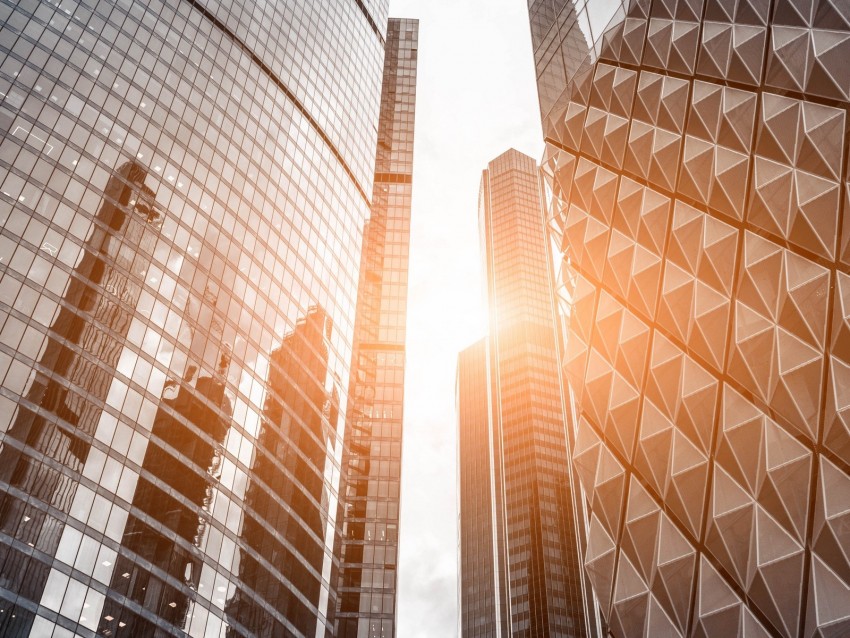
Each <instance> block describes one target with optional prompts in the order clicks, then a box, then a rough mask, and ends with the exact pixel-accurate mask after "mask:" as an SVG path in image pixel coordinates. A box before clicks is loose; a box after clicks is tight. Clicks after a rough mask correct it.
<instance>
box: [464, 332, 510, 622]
mask: <svg viewBox="0 0 850 638" xmlns="http://www.w3.org/2000/svg"><path fill="white" fill-rule="evenodd" d="M488 379H489V375H488V372H487V339H486V338H484V339H482V340H480V341H477V342H476V343H474V344H473V345H471V346H469V347H468V348H467V349H466V350H463V351H462V352H461V353H460V354H459V355H458V360H457V397H456V398H457V418H458V511H459V512H460V525H459V526H458V532H459V542H458V551H459V556H458V560H459V562H460V565H459V568H458V608H459V610H460V617H459V619H458V620H459V628H460V635H461V636H462V637H463V638H495V637H496V636H507V635H509V634H508V633H507V614H506V612H507V605H506V604H505V603H504V602H503V597H504V595H505V592H504V588H503V587H502V586H500V585H502V584H503V583H504V577H503V576H502V575H500V574H498V573H497V570H499V568H500V566H501V567H502V569H504V567H503V562H500V561H499V560H498V558H497V556H496V547H497V541H496V527H497V526H496V518H495V517H496V505H495V489H496V482H495V480H494V474H493V471H494V465H495V463H494V460H495V459H494V457H493V451H494V450H493V442H492V440H491V432H492V429H491V428H490V410H491V407H490V391H489V382H488Z"/></svg>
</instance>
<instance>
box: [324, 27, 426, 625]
mask: <svg viewBox="0 0 850 638" xmlns="http://www.w3.org/2000/svg"><path fill="white" fill-rule="evenodd" d="M418 49H419V22H418V21H417V20H406V19H396V18H391V19H390V20H389V23H388V24H387V43H386V56H385V62H384V82H383V93H382V97H381V111H380V121H379V125H378V152H377V159H376V161H375V186H374V194H373V196H372V214H371V217H370V218H369V221H368V223H367V224H366V230H365V233H364V240H363V256H362V261H361V270H360V290H359V293H358V297H357V316H356V321H355V328H354V362H353V364H352V371H351V386H350V391H349V395H350V397H351V401H350V404H349V412H348V430H347V431H346V436H345V453H344V457H343V473H344V475H343V485H344V487H343V492H342V493H343V495H344V498H343V512H342V514H341V519H342V535H341V537H340V538H339V539H338V543H339V556H340V579H339V590H340V595H339V613H338V619H337V633H336V635H337V636H339V637H340V638H393V636H395V626H396V593H397V589H398V587H397V584H398V569H397V567H398V538H399V529H398V524H399V505H400V500H399V485H400V478H401V446H402V416H403V407H404V365H405V352H406V349H405V331H406V324H407V271H408V259H409V246H410V205H411V192H412V188H413V132H414V120H415V110H416V70H417V59H418Z"/></svg>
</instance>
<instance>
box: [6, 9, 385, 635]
mask: <svg viewBox="0 0 850 638" xmlns="http://www.w3.org/2000/svg"><path fill="white" fill-rule="evenodd" d="M385 12H386V3H385V2H368V3H361V2H355V1H353V0H339V1H334V2H329V3H323V4H322V6H318V5H317V4H316V3H312V2H308V1H296V0H287V1H285V2H276V3H267V2H262V1H260V2H249V3H244V4H243V3H241V2H238V1H235V2H227V3H222V4H220V3H218V2H215V1H214V0H210V2H200V1H197V2H196V1H191V0H189V1H181V2H174V1H167V2H161V1H157V0H152V1H151V2H145V3H141V2H134V1H132V0H120V1H118V2H98V1H88V0H81V1H78V2H74V1H68V0H61V2H54V1H44V2H34V1H24V2H4V3H0V20H2V23H1V24H2V26H0V382H2V387H0V433H2V438H0V446H2V449H0V468H2V469H0V633H2V634H3V635H9V636H19V635H20V636H25V635H30V634H32V635H37V636H71V635H81V636H94V635H95V634H97V635H107V636H121V635H126V636H147V635H151V636H153V635H157V636H158V635H185V634H186V633H188V634H189V635H193V636H215V635H219V636H224V635H227V636H238V635H259V636H266V635H267V636H272V635H275V636H279V635H309V636H311V637H312V636H318V635H326V634H327V635H330V633H331V632H332V626H333V625H332V623H333V615H334V611H335V607H336V602H335V589H336V583H335V578H334V576H333V574H334V570H335V565H336V561H335V559H334V556H333V551H332V550H333V547H332V546H333V539H334V536H335V533H336V528H337V509H338V481H339V476H340V470H341V468H340V464H341V456H342V437H343V435H344V425H343V416H342V415H344V414H345V413H346V410H347V409H348V400H347V394H348V387H349V363H350V361H351V357H352V339H353V328H354V327H353V323H354V309H355V302H356V291H357V286H358V270H359V264H360V248H361V236H362V230H363V224H364V221H365V219H366V218H367V217H368V211H369V207H370V204H371V193H372V184H373V170H374V157H375V147H376V141H377V138H376V131H377V124H378V113H379V106H380V87H381V77H382V68H383V51H384V38H385V32H386V27H385V24H384V23H385Z"/></svg>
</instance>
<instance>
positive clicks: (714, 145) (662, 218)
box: [529, 0, 850, 637]
mask: <svg viewBox="0 0 850 638" xmlns="http://www.w3.org/2000/svg"><path fill="white" fill-rule="evenodd" d="M618 5H620V6H618ZM529 8H530V16H531V23H532V35H533V38H534V42H535V55H536V61H537V65H538V66H537V68H538V86H539V89H540V102H541V112H542V114H543V121H544V133H545V135H546V140H547V149H546V157H545V159H544V172H545V175H546V180H547V184H548V187H549V190H550V192H549V193H548V194H549V197H550V204H551V210H550V220H549V223H550V232H551V235H552V237H553V240H554V242H553V243H555V244H556V245H557V247H558V248H559V250H560V253H561V254H559V255H558V258H557V260H556V261H557V262H559V263H560V275H559V278H560V290H559V293H560V296H561V297H562V301H563V309H564V317H565V321H564V324H565V335H566V339H565V341H566V349H565V352H564V353H563V360H564V371H565V376H566V378H567V380H568V385H569V388H570V390H571V393H572V399H573V404H572V408H573V414H574V424H573V425H574V433H575V438H576V440H575V445H574V449H573V453H572V463H573V466H574V468H575V470H576V474H577V475H578V476H579V479H580V482H581V485H582V488H583V494H584V498H585V503H586V505H587V508H588V511H589V523H588V526H587V533H588V549H587V551H586V552H585V557H584V564H585V570H586V572H587V574H588V578H589V580H590V581H591V583H592V585H593V589H594V592H595V594H596V596H597V598H598V599H599V602H600V606H601V608H602V611H603V615H604V616H605V618H606V620H607V622H608V629H609V631H610V632H611V634H612V635H614V636H641V635H647V636H654V635H672V636H686V635H687V636H715V635H724V636H727V635H728V636H735V635H738V636H769V635H771V636H772V635H778V636H786V637H792V636H835V635H844V634H846V633H847V632H848V631H850V613H848V607H847V605H845V604H843V603H842V604H836V603H835V602H834V601H837V600H839V599H840V600H844V599H845V598H846V592H847V591H848V586H849V585H850V560H848V556H847V551H846V547H847V543H848V537H847V521H848V520H850V518H848V516H850V513H848V509H847V507H846V505H842V504H841V503H846V502H847V498H848V495H850V464H848V454H847V453H848V450H850V427H848V422H847V419H846V416H845V415H846V412H847V400H846V397H845V396H844V395H845V391H844V389H845V388H846V387H847V383H848V377H847V370H848V368H849V367H850V359H848V357H847V350H846V346H847V343H846V336H847V315H848V313H847V312H846V309H845V307H846V305H847V303H846V301H845V299H846V297H847V295H846V290H847V288H848V286H847V282H848V281H850V279H848V277H850V270H848V268H850V266H848V265H849V264H850V259H848V249H847V246H848V228H850V221H848V213H847V206H848V195H847V193H848V185H847V184H848V182H847V172H846V165H845V163H846V156H847V135H846V131H847V110H848V106H850V84H848V82H847V77H846V72H845V69H844V64H843V62H841V61H840V60H843V59H846V54H847V53H848V52H850V49H848V48H849V47H850V15H849V14H848V11H847V6H846V3H842V2H835V1H832V0H816V1H815V2H813V3H808V4H806V5H805V6H803V5H801V4H800V3H797V2H793V1H791V0H772V1H768V0H765V1H759V2H755V1H750V0H740V1H737V2H733V1H727V0H697V1H691V0H681V1H678V2H677V1H667V0H636V1H632V2H627V3H622V4H620V3H609V2H602V1H599V2H594V1H593V0H590V1H589V2H586V3H584V2H556V3H545V2H539V1H538V2H531V3H530V5H529ZM594 11H596V12H597V13H598V14H599V15H602V16H604V15H609V13H610V15H611V16H612V18H611V20H610V21H609V22H607V23H606V22H605V21H603V20H600V24H605V27H604V28H603V29H601V30H593V29H591V30H590V31H585V28H584V27H585V26H586V25H588V24H592V23H593V22H594V19H593V17H592V15H591V14H592V13H593V12H594ZM587 33H589V34H590V36H589V37H588V36H587ZM827 43H828V44H827ZM814 184H817V186H816V187H814Z"/></svg>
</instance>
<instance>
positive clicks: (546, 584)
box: [460, 150, 594, 637]
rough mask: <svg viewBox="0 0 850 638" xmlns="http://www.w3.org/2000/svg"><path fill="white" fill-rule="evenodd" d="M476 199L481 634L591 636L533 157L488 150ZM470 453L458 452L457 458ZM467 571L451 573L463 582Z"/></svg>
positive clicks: (463, 516)
mask: <svg viewBox="0 0 850 638" xmlns="http://www.w3.org/2000/svg"><path fill="white" fill-rule="evenodd" d="M479 201H480V205H479V212H480V230H481V241H482V246H483V256H484V259H485V272H486V277H487V282H486V290H487V298H488V305H489V314H490V336H489V337H488V346H487V374H488V382H487V386H488V391H489V393H490V397H489V402H490V403H489V405H490V408H489V409H488V410H487V412H488V417H489V419H490V424H489V427H490V430H491V432H490V435H489V436H490V444H491V446H492V458H493V466H492V471H491V472H490V476H489V481H490V482H491V483H492V484H493V485H494V487H493V489H492V494H493V496H492V508H493V510H494V512H495V517H494V523H493V524H494V525H495V528H496V529H495V534H490V535H488V534H486V533H482V534H481V536H480V537H479V541H478V542H480V543H482V544H488V543H491V544H493V545H494V547H493V550H492V551H493V554H494V557H495V558H494V560H495V565H494V568H493V570H492V571H493V574H494V578H495V581H496V582H495V583H494V585H493V588H494V589H495V590H497V591H498V592H499V597H498V600H497V601H496V604H494V605H493V611H494V612H495V615H496V619H495V624H496V626H497V627H498V628H499V629H498V631H499V632H500V633H499V634H491V635H510V636H516V637H519V636H528V637H533V636H586V635H594V634H593V631H594V629H593V627H592V623H590V622H589V620H588V614H587V612H586V609H585V597H584V595H583V592H582V588H583V583H582V569H581V563H580V560H579V555H580V538H579V537H578V535H577V530H578V529H579V528H578V526H577V524H576V519H575V516H576V514H577V513H576V512H575V511H574V508H573V503H572V477H571V473H570V468H569V466H568V465H567V464H566V463H565V462H564V461H565V459H566V458H567V457H568V455H567V450H568V443H567V430H566V427H565V412H564V404H563V401H562V393H561V381H560V374H561V373H560V368H559V366H558V358H557V345H556V338H557V332H556V329H555V308H554V299H553V296H552V292H551V290H552V288H551V284H550V279H549V274H550V268H549V261H548V256H547V252H546V239H545V228H544V216H543V200H542V193H541V183H540V174H539V171H538V168H537V164H536V162H535V161H534V160H533V159H531V158H530V157H527V156H525V155H523V154H521V153H519V152H517V151H515V150H510V151H508V152H506V153H504V154H503V155H501V156H499V157H498V158H496V159H495V160H493V161H492V162H491V163H490V164H489V166H488V168H487V170H485V171H484V174H483V176H482V181H481V195H480V200H479ZM460 401H461V402H463V401H464V397H463V396H461V397H460ZM475 458H476V456H475V455H473V456H470V457H469V458H465V457H461V459H460V462H461V466H462V468H463V465H464V464H466V463H468V462H474V459H475ZM467 471H468V470H467V469H461V475H462V476H463V475H465V473H466V472H467ZM469 471H472V470H469ZM461 498H463V496H461ZM474 513H475V510H474V509H472V508H470V509H467V510H466V511H464V510H463V509H461V516H460V526H461V536H462V537H463V535H464V534H465V533H466V531H465V529H466V528H467V527H468V526H470V525H472V526H474V525H476V522H475V521H474V519H472V517H473V516H474ZM467 515H469V516H470V519H469V520H467V518H466V517H467ZM482 531H486V530H482ZM461 551H463V550H461ZM465 560H466V559H465V558H464V557H463V556H462V557H461V566H462V567H463V565H464V564H465ZM467 577H468V576H467V574H462V575H461V579H462V581H463V579H464V578H467ZM465 613H471V610H462V614H465ZM462 622H463V621H462ZM503 627H504V629H503ZM589 632H590V633H589Z"/></svg>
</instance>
